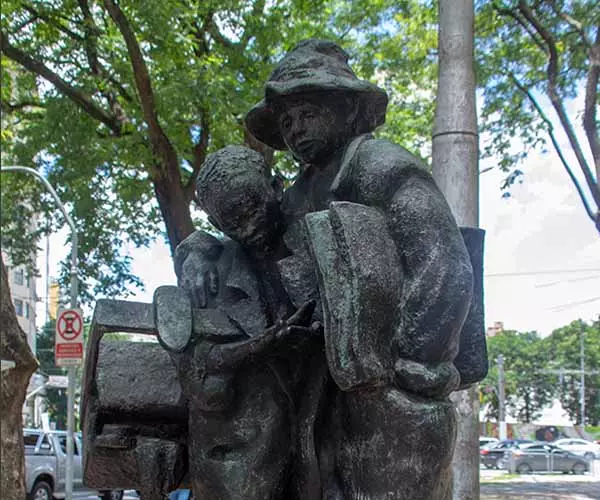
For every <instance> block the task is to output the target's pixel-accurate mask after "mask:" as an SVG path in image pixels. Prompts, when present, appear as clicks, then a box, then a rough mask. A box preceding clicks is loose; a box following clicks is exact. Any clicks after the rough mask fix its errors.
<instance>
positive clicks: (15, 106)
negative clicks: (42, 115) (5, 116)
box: [0, 100, 43, 112]
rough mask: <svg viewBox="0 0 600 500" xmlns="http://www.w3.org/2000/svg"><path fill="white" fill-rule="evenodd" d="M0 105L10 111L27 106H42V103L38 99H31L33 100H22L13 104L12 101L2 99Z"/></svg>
mask: <svg viewBox="0 0 600 500" xmlns="http://www.w3.org/2000/svg"><path fill="white" fill-rule="evenodd" d="M0 106H2V109H5V110H6V111H8V112H12V111H20V110H22V109H25V108H42V107H43V106H42V103H41V102H40V101H36V100H31V101H20V102H17V103H14V104H11V103H10V102H6V101H4V100H3V101H2V102H1V103H0Z"/></svg>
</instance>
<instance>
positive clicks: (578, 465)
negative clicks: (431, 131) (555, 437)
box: [508, 442, 589, 474]
mask: <svg viewBox="0 0 600 500" xmlns="http://www.w3.org/2000/svg"><path fill="white" fill-rule="evenodd" d="M588 469H589V463H588V461H587V460H585V459H584V458H583V457H581V456H579V455H575V453H571V452H570V451H567V450H563V449H562V448H559V447H558V446H555V445H554V444H551V443H546V442H537V443H533V444H525V445H523V446H521V447H520V448H518V449H513V450H511V452H510V453H509V456H508V470H509V471H510V472H512V473H514V472H516V473H517V474H529V473H531V472H564V473H568V472H572V473H573V474H584V473H585V472H586V471H587V470H588Z"/></svg>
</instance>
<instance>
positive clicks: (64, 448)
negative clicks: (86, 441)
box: [58, 434, 79, 455]
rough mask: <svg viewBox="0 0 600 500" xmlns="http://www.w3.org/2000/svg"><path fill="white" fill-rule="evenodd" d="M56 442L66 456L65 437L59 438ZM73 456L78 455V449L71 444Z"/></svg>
mask: <svg viewBox="0 0 600 500" xmlns="http://www.w3.org/2000/svg"><path fill="white" fill-rule="evenodd" d="M58 442H59V443H60V449H61V450H62V452H63V453H64V454H65V455H66V454H67V436H66V435H64V434H63V435H61V436H59V438H58ZM73 455H79V449H78V448H77V446H75V443H73Z"/></svg>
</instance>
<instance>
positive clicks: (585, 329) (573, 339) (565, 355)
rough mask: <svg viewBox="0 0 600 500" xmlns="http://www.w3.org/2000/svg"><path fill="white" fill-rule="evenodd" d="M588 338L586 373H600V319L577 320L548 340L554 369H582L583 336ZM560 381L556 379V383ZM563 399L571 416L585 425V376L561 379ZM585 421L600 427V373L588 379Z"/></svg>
mask: <svg viewBox="0 0 600 500" xmlns="http://www.w3.org/2000/svg"><path fill="white" fill-rule="evenodd" d="M582 334H583V339H584V353H585V369H586V371H590V372H592V371H594V370H595V371H596V372H598V371H600V320H596V321H595V322H592V323H586V322H585V321H582V320H577V321H573V322H572V323H570V324H569V325H566V326H563V327H562V328H558V329H557V330H554V331H553V332H552V334H551V335H550V336H549V337H547V338H546V339H544V340H545V342H546V344H547V349H548V352H549V353H551V356H549V358H548V359H549V360H551V362H550V363H549V367H550V368H552V369H560V368H564V369H568V370H579V369H580V366H581V365H580V362H581V356H580V353H581V347H580V346H581V335H582ZM557 380H559V378H558V376H555V377H554V383H556V381H557ZM560 382H561V383H560V384H558V386H559V395H560V400H561V403H562V405H563V407H564V408H565V410H566V412H567V413H568V415H569V417H570V418H571V419H572V420H574V421H575V422H577V423H580V422H581V376H580V375H579V374H573V373H570V374H566V375H564V376H563V377H562V380H560ZM585 421H586V424H588V425H600V373H595V374H592V373H589V374H587V375H586V376H585Z"/></svg>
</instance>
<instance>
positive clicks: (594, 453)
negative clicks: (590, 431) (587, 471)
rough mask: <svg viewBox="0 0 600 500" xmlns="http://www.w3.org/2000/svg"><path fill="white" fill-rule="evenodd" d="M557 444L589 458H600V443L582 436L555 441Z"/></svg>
mask: <svg viewBox="0 0 600 500" xmlns="http://www.w3.org/2000/svg"><path fill="white" fill-rule="evenodd" d="M552 444H555V445H556V446H558V447H559V448H562V449H563V450H567V451H570V452H571V453H575V454H576V455H580V456H582V457H584V458H586V459H587V460H594V458H600V445H599V444H596V443H592V442H591V441H586V440H585V439H580V438H564V439H557V440H556V441H553V442H552Z"/></svg>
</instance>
